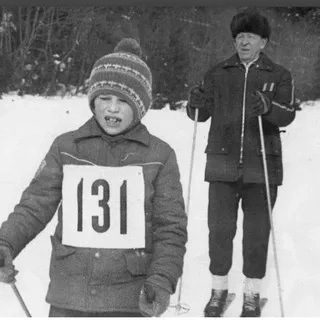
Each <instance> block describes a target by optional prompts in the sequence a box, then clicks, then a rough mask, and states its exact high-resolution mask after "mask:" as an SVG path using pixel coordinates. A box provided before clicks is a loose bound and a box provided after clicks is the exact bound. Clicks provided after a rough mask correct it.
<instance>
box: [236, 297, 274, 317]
mask: <svg viewBox="0 0 320 320" xmlns="http://www.w3.org/2000/svg"><path fill="white" fill-rule="evenodd" d="M267 302H268V298H261V299H260V314H261V313H262V310H263V308H264V306H265V305H266V304H267ZM240 317H241V315H240ZM260 317H261V316H260Z"/></svg>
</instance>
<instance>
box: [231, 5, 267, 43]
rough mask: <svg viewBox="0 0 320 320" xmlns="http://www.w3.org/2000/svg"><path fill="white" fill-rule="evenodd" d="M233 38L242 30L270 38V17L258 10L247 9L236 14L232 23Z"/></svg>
mask: <svg viewBox="0 0 320 320" xmlns="http://www.w3.org/2000/svg"><path fill="white" fill-rule="evenodd" d="M230 29H231V34H232V37H233V39H235V38H236V36H237V35H238V34H239V33H240V32H249V33H254V34H257V35H259V36H261V38H264V39H267V40H269V38H270V34H271V28H270V25H269V22H268V19H267V18H266V17H264V16H262V15H261V14H260V13H259V12H257V11H256V10H246V11H243V12H240V13H238V14H236V15H235V16H234V17H233V19H232V21H231V24H230Z"/></svg>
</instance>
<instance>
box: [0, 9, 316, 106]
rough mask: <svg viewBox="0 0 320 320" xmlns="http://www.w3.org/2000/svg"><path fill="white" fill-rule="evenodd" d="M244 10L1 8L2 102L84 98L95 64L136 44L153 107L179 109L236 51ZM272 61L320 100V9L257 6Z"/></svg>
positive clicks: (305, 94) (305, 95) (301, 94)
mask: <svg viewBox="0 0 320 320" xmlns="http://www.w3.org/2000/svg"><path fill="white" fill-rule="evenodd" d="M243 9H245V7H216V6H214V7H209V6H205V7H203V6H202V7H158V6H145V7H144V6H103V7H102V6H100V7H89V6H79V7H57V6H12V7H9V6H6V7H0V96H1V94H2V93H8V92H12V91H16V92H17V93H18V94H19V95H24V94H30V95H41V96H55V95H61V96H65V95H78V94H85V93H86V91H87V84H88V78H89V75H90V71H91V68H92V66H93V63H94V62H95V60H96V59H98V58H99V57H101V56H102V55H105V54H108V53H110V52H112V51H113V48H114V47H115V45H116V43H117V42H118V41H119V40H120V39H121V38H123V37H132V38H135V39H136V40H137V41H138V42H139V43H140V45H141V46H142V48H143V52H144V57H145V59H146V60H147V63H148V65H149V66H150V68H151V70H152V73H153V97H154V101H153V105H152V108H154V109H160V108H162V107H163V106H164V105H165V104H167V103H169V104H170V108H171V109H176V108H179V106H180V105H181V102H183V101H185V100H187V97H188V91H189V89H190V87H191V86H192V85H194V84H195V83H196V82H197V81H199V80H201V79H202V77H203V75H204V73H205V71H206V70H207V69H208V68H209V67H210V66H212V65H214V64H215V63H217V62H219V61H221V60H223V59H226V58H228V57H229V56H230V55H232V54H233V53H234V46H233V41H232V37H231V33H230V29H229V26H230V22H231V19H232V17H233V15H234V14H236V13H237V12H239V11H241V10H243ZM257 9H258V10H259V11H260V13H262V14H264V15H265V16H266V17H267V18H268V19H269V22H270V25H271V28H272V33H271V39H270V41H269V43H268V45H267V47H266V49H265V52H266V53H267V54H268V55H269V56H270V58H271V59H272V60H273V61H274V62H276V63H280V64H281V65H283V66H285V67H286V68H288V69H289V70H290V71H291V72H292V75H293V77H294V80H295V86H296V95H297V98H298V100H300V101H305V100H316V99H318V98H320V41H319V40H320V7H262V8H257Z"/></svg>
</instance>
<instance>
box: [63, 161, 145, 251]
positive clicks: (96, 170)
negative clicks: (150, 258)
mask: <svg viewBox="0 0 320 320" xmlns="http://www.w3.org/2000/svg"><path fill="white" fill-rule="evenodd" d="M63 174H64V176H63V182H62V208H63V215H62V222H63V225H62V243H63V244H64V245H70V246H75V247H86V248H109V249H111V248H113V249H116V248H144V247H145V212H144V178H143V172H142V168H141V167H136V166H126V167H102V166H86V165H85V166H77V165H64V166H63Z"/></svg>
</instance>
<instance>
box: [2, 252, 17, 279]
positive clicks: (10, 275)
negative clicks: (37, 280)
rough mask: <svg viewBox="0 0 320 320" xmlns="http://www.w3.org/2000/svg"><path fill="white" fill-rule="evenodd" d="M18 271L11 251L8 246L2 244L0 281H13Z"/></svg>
mask: <svg viewBox="0 0 320 320" xmlns="http://www.w3.org/2000/svg"><path fill="white" fill-rule="evenodd" d="M17 273H18V271H16V270H15V269H14V265H13V263H12V255H11V251H10V249H9V248H8V247H6V246H0V282H5V283H11V282H14V281H15V276H16V275H17Z"/></svg>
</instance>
